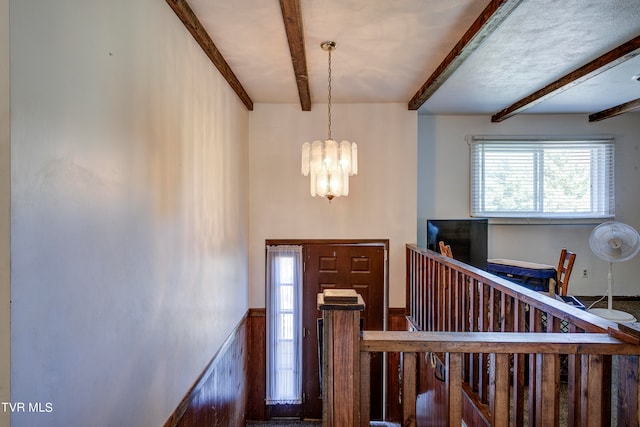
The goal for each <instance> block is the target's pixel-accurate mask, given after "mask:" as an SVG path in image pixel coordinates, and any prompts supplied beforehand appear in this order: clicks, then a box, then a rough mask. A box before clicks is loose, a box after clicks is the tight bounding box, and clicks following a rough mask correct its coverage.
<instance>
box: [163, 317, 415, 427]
mask: <svg viewBox="0 0 640 427" xmlns="http://www.w3.org/2000/svg"><path fill="white" fill-rule="evenodd" d="M404 316H405V310H404V308H402V309H390V310H389V316H388V327H389V329H390V330H405V329H406V319H405V317H404ZM265 331H266V314H265V309H264V308H259V309H253V308H252V309H249V311H248V312H247V313H246V314H245V316H244V317H243V318H242V320H241V321H240V323H239V324H238V326H237V327H236V329H235V330H234V331H233V332H232V333H231V335H230V336H229V337H228V338H227V341H226V342H225V343H224V344H223V346H222V347H221V348H220V350H218V353H216V354H215V355H214V356H213V358H212V359H211V362H210V363H209V366H207V368H206V369H205V370H204V372H203V373H202V374H201V375H200V378H198V379H197V381H196V382H195V383H194V385H193V386H192V387H191V389H190V390H189V391H188V392H187V393H186V395H185V397H184V398H183V399H182V401H181V402H180V404H179V405H178V407H177V408H176V410H175V411H174V412H173V414H172V415H171V416H170V417H169V419H168V420H167V421H166V422H165V424H164V427H196V426H197V427H200V426H221V427H233V426H238V427H240V426H244V425H245V423H246V422H247V421H264V420H266V419H267V418H268V417H269V416H268V411H267V408H266V406H265V404H264V399H265V395H266V354H265V349H266V346H265V340H266V333H265ZM399 363H400V360H399V355H398V354H397V353H390V354H389V357H388V360H387V366H388V372H389V375H388V378H389V381H388V384H387V390H388V394H387V411H388V417H389V418H390V419H391V420H399V419H401V417H402V407H401V404H400V402H399V393H398V390H399V381H398V371H399V367H400V365H399ZM372 425H374V424H372Z"/></svg>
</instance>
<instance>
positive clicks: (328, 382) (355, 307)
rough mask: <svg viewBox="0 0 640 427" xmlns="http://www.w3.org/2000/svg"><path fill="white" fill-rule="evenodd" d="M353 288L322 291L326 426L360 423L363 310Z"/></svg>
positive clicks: (323, 379)
mask: <svg viewBox="0 0 640 427" xmlns="http://www.w3.org/2000/svg"><path fill="white" fill-rule="evenodd" d="M364 307H365V304H364V300H363V299H362V297H361V296H360V295H358V294H357V293H356V292H355V291H353V290H350V289H349V290H347V289H332V290H325V291H324V293H322V294H318V309H319V310H320V311H322V324H323V326H322V397H323V400H322V426H323V427H357V426H360V312H361V311H362V310H364Z"/></svg>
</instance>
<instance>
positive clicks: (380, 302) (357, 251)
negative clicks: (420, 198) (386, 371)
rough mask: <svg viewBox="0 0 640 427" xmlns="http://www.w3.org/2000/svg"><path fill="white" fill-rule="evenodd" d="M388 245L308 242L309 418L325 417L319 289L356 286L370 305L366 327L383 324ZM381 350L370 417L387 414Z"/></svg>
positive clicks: (376, 360) (305, 366)
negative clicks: (319, 360)
mask: <svg viewBox="0 0 640 427" xmlns="http://www.w3.org/2000/svg"><path fill="white" fill-rule="evenodd" d="M384 283H385V244H384V243H383V242H381V243H379V244H374V243H366V244H343V243H326V244H324V243H321V244H309V245H305V271H304V285H303V303H302V305H303V319H302V322H303V328H304V329H303V331H304V339H303V344H302V346H303V348H302V353H303V355H302V361H303V362H302V363H303V386H302V387H303V393H304V403H303V406H304V416H305V418H315V419H320V418H322V398H321V391H320V377H319V368H318V367H319V363H318V334H317V321H318V319H319V318H321V317H322V314H321V313H320V311H319V310H318V309H317V304H316V298H317V294H318V293H320V292H322V291H323V290H324V289H355V290H356V292H358V293H359V294H360V295H362V297H363V299H364V301H365V304H366V308H365V310H364V311H363V312H362V314H361V318H362V327H363V329H365V330H378V331H381V330H383V329H384V313H385V287H384ZM382 375H383V369H382V354H380V353H373V354H372V358H371V419H373V420H380V419H382V404H383V400H382V392H383V390H382Z"/></svg>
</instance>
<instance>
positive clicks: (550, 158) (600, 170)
mask: <svg viewBox="0 0 640 427" xmlns="http://www.w3.org/2000/svg"><path fill="white" fill-rule="evenodd" d="M469 146H470V150H471V152H470V161H471V165H470V166H471V167H470V177H471V183H470V184H471V186H470V188H471V195H470V196H471V216H477V217H488V218H491V217H496V218H549V219H553V218H563V219H568V218H607V217H612V216H613V214H614V141H613V138H599V139H579V140H559V139H556V140H553V139H526V138H523V139H519V138H509V139H500V138H492V137H472V138H470V139H469Z"/></svg>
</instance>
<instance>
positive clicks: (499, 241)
mask: <svg viewBox="0 0 640 427" xmlns="http://www.w3.org/2000/svg"><path fill="white" fill-rule="evenodd" d="M419 120H420V125H419V135H420V136H419V158H420V162H419V172H418V176H419V184H418V241H419V242H420V243H421V244H422V245H424V244H425V240H426V237H425V235H426V220H427V218H431V219H435V218H468V216H469V173H468V164H469V147H468V145H467V142H466V140H465V136H467V135H547V136H549V135H553V136H588V135H613V136H614V137H615V138H616V173H615V181H616V220H617V221H622V222H625V223H628V224H630V225H632V226H633V227H635V228H636V229H638V230H640V185H639V183H640V168H639V166H638V165H640V114H637V113H631V114H625V115H621V116H618V117H614V118H611V119H608V120H604V121H601V122H597V123H589V122H588V121H587V117H586V115H569V114H562V115H561V114H558V115H541V114H532V115H526V114H521V115H518V116H515V117H512V118H510V119H508V120H505V121H504V122H502V123H491V119H490V117H489V116H421V117H420V119H419ZM595 225H596V224H579V223H574V224H567V223H561V224H559V223H550V224H517V225H505V224H493V225H490V226H489V248H488V249H489V251H488V252H489V257H490V258H512V259H523V260H528V261H532V262H539V263H544V264H552V265H555V264H557V262H558V256H559V254H560V249H561V248H562V247H567V248H569V249H570V250H572V251H575V252H576V253H577V257H576V263H575V265H574V267H573V268H574V272H573V274H572V276H571V280H570V284H569V292H571V293H573V294H575V295H603V294H604V293H605V292H606V290H607V272H608V264H607V262H606V261H603V260H601V259H599V258H598V257H596V256H595V255H594V254H593V253H592V252H591V249H590V248H589V236H590V234H591V231H592V230H593V228H594V227H595ZM584 269H587V271H588V277H587V278H583V277H582V270H584ZM614 277H615V284H614V293H615V294H616V295H640V282H639V281H638V277H640V256H638V257H636V258H634V259H632V260H630V261H627V262H624V263H620V264H616V265H614Z"/></svg>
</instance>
